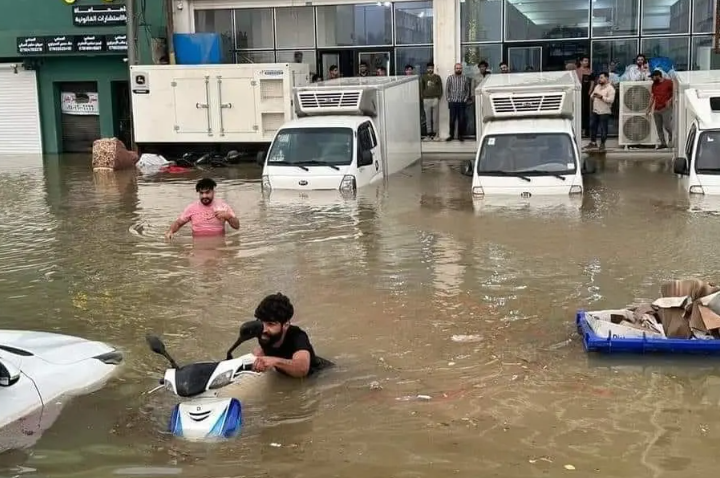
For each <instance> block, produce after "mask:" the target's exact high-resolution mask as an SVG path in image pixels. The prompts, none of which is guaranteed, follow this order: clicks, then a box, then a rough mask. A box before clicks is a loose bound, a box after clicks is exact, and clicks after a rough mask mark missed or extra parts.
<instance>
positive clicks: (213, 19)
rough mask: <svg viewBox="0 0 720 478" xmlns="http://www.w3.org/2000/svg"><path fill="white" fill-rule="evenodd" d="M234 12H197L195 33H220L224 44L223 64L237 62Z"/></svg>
mask: <svg viewBox="0 0 720 478" xmlns="http://www.w3.org/2000/svg"><path fill="white" fill-rule="evenodd" d="M232 16H233V11H232V10H195V33H219V34H220V41H221V43H222V51H223V59H222V61H223V63H233V62H234V61H235V55H234V53H233V52H234V51H235V35H233V26H232Z"/></svg>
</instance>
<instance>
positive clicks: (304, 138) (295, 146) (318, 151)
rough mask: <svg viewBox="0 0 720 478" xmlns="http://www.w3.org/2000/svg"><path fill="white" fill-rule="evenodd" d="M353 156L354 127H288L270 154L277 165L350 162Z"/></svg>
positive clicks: (272, 162) (340, 164) (315, 164)
mask: <svg viewBox="0 0 720 478" xmlns="http://www.w3.org/2000/svg"><path fill="white" fill-rule="evenodd" d="M352 159H353V130H352V129H350V128H288V129H283V130H282V131H280V133H278V135H277V136H276V138H275V141H274V142H273V145H272V148H271V149H270V153H269V154H268V164H269V165H273V166H275V165H277V166H292V165H304V166H321V165H322V164H332V165H334V166H342V165H348V164H350V163H351V162H352Z"/></svg>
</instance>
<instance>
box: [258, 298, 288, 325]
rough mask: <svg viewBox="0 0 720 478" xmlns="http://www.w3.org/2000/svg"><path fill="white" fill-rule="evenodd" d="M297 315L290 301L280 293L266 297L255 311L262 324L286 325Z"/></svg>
mask: <svg viewBox="0 0 720 478" xmlns="http://www.w3.org/2000/svg"><path fill="white" fill-rule="evenodd" d="M293 315H295V308H294V307H293V305H292V303H291V302H290V299H289V298H288V297H287V296H285V295H283V294H282V293H280V292H278V293H277V294H270V295H269V296H267V297H265V298H264V299H263V300H262V301H261V302H260V304H259V305H258V306H257V308H256V309H255V318H256V319H258V320H259V321H261V322H279V323H281V324H286V323H287V322H288V321H289V320H290V319H292V317H293Z"/></svg>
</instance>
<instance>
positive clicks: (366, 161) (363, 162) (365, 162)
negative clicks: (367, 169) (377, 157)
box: [358, 149, 373, 167]
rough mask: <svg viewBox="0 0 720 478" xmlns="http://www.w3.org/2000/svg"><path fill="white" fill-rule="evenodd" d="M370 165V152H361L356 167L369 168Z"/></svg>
mask: <svg viewBox="0 0 720 478" xmlns="http://www.w3.org/2000/svg"><path fill="white" fill-rule="evenodd" d="M372 163H373V155H372V151H369V150H367V149H364V150H362V151H361V152H360V157H359V158H358V167H360V166H369V165H371V164H372Z"/></svg>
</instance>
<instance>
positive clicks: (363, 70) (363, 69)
mask: <svg viewBox="0 0 720 478" xmlns="http://www.w3.org/2000/svg"><path fill="white" fill-rule="evenodd" d="M358 76H368V64H367V62H366V61H361V62H360V67H359V68H358Z"/></svg>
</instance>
